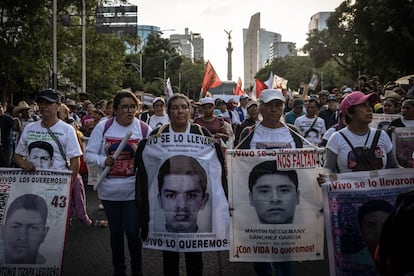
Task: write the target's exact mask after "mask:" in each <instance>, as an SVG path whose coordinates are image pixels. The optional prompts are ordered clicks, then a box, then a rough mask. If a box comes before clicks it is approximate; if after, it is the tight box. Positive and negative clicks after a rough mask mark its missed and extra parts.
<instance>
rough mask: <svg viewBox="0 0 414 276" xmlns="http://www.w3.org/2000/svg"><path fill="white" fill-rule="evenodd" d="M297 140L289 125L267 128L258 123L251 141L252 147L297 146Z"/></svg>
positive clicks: (277, 147) (276, 147)
mask: <svg viewBox="0 0 414 276" xmlns="http://www.w3.org/2000/svg"><path fill="white" fill-rule="evenodd" d="M295 147H296V145H295V141H294V140H293V137H292V135H291V134H290V131H289V129H288V128H287V127H280V128H267V127H264V126H263V125H262V124H258V125H257V126H256V127H255V129H254V133H253V137H252V140H251V142H250V148H251V149H279V148H295Z"/></svg>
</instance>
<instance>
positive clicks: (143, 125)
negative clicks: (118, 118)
mask: <svg viewBox="0 0 414 276" xmlns="http://www.w3.org/2000/svg"><path fill="white" fill-rule="evenodd" d="M113 123H114V117H111V118H109V119H108V120H106V122H105V126H104V130H103V132H102V136H104V135H105V133H106V132H107V131H108V129H109V128H110V127H111V126H112V124H113ZM139 125H140V127H141V133H142V137H143V138H146V137H147V134H148V125H147V124H146V123H144V122H143V121H141V120H139Z"/></svg>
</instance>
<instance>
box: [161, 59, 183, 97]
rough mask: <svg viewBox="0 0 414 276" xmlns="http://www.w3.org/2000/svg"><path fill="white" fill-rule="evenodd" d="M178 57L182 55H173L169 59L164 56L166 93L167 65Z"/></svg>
mask: <svg viewBox="0 0 414 276" xmlns="http://www.w3.org/2000/svg"><path fill="white" fill-rule="evenodd" d="M178 57H181V56H180V55H178V56H174V57H172V58H169V59H165V58H164V93H165V91H166V88H167V87H166V78H167V67H168V65H170V64H171V62H172V61H173V60H174V59H176V58H178Z"/></svg>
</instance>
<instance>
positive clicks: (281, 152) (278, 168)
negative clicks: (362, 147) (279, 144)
mask: <svg viewBox="0 0 414 276" xmlns="http://www.w3.org/2000/svg"><path fill="white" fill-rule="evenodd" d="M226 160H227V164H228V165H227V166H228V172H229V173H228V178H229V205H230V210H231V223H230V240H231V246H230V257H229V258H230V261H232V262H268V261H272V262H284V261H304V260H321V259H323V242H324V231H323V213H322V191H321V189H320V187H319V186H318V184H317V181H316V178H317V175H318V172H321V171H322V169H321V168H320V164H321V161H322V160H321V159H320V157H319V154H318V153H317V151H316V150H314V149H275V150H228V151H227V152H226Z"/></svg>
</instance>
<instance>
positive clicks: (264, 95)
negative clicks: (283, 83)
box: [259, 89, 286, 103]
mask: <svg viewBox="0 0 414 276" xmlns="http://www.w3.org/2000/svg"><path fill="white" fill-rule="evenodd" d="M273 100H279V101H282V102H285V101H286V99H285V96H283V93H282V91H281V90H280V89H264V90H263V91H262V92H261V93H260V96H259V102H261V103H268V102H270V101H273Z"/></svg>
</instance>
